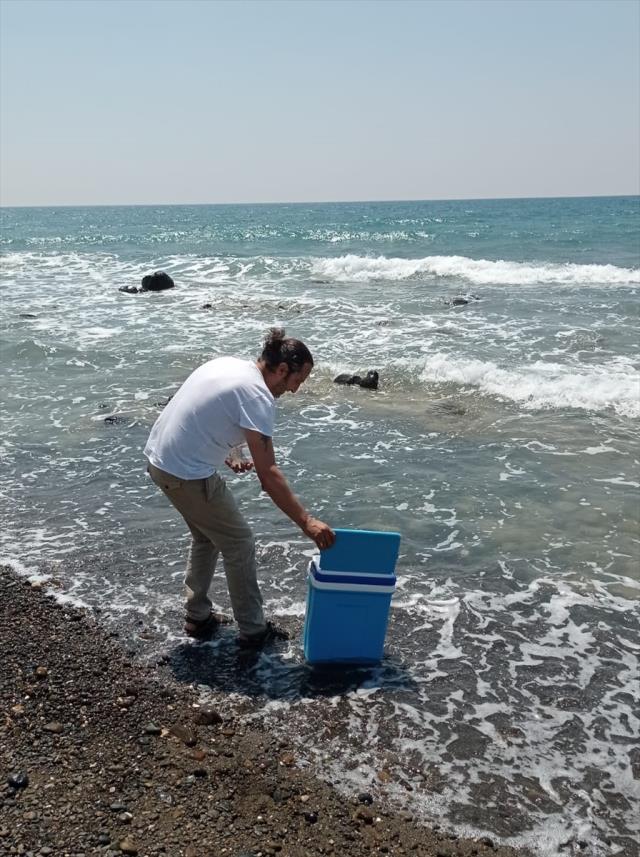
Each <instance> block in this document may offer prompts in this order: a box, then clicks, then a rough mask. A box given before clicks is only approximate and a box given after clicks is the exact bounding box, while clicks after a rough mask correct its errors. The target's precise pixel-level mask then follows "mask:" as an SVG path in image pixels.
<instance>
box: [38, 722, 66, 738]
mask: <svg viewBox="0 0 640 857" xmlns="http://www.w3.org/2000/svg"><path fill="white" fill-rule="evenodd" d="M42 728H43V729H44V731H45V732H51V733H53V734H54V735H59V734H60V733H61V732H62V731H63V729H64V726H63V725H62V723H58V721H57V720H53V721H52V722H51V723H45V724H44V726H43V727H42Z"/></svg>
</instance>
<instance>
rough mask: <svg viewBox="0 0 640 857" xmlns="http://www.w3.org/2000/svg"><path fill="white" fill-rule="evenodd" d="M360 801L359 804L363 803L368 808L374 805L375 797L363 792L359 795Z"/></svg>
mask: <svg viewBox="0 0 640 857" xmlns="http://www.w3.org/2000/svg"><path fill="white" fill-rule="evenodd" d="M358 801H359V803H363V804H365V805H366V806H371V804H372V803H373V796H372V795H370V794H369V792H361V793H360V794H359V795H358Z"/></svg>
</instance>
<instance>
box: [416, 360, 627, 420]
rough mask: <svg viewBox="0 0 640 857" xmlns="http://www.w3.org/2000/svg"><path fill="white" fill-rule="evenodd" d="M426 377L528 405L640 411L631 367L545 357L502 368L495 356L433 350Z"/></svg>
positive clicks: (622, 413)
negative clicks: (464, 355)
mask: <svg viewBox="0 0 640 857" xmlns="http://www.w3.org/2000/svg"><path fill="white" fill-rule="evenodd" d="M422 380H423V381H426V382H436V383H451V382H453V383H455V384H460V385H462V386H470V387H477V388H478V389H479V390H480V391H481V392H483V393H486V394H489V395H493V396H500V397H501V398H505V399H510V400H511V401H514V402H518V403H520V404H521V405H522V407H523V408H526V409H537V408H540V409H544V408H581V409H583V410H586V411H600V410H605V409H607V408H612V409H613V410H614V411H615V412H616V413H618V414H620V415H621V416H628V417H638V416H640V396H639V392H640V373H638V372H634V371H631V370H630V371H621V370H618V371H616V370H613V369H609V368H606V367H604V366H588V367H587V366H584V367H580V368H579V369H578V368H573V367H571V366H563V365H561V364H558V363H543V362H541V361H537V362H535V363H531V364H529V365H523V366H517V367H514V368H511V369H502V368H500V367H499V366H497V365H496V364H495V363H493V362H492V361H486V362H484V361H481V360H473V359H461V358H456V357H450V356H448V355H444V354H434V355H433V356H432V357H429V358H427V360H426V361H425V364H424V368H423V370H422Z"/></svg>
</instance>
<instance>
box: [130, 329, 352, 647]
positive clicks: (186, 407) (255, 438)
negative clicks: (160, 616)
mask: <svg viewBox="0 0 640 857" xmlns="http://www.w3.org/2000/svg"><path fill="white" fill-rule="evenodd" d="M284 333H285V332H284V330H281V329H278V328H273V329H272V330H270V331H269V333H268V335H267V337H266V339H265V342H264V348H263V351H262V354H261V356H260V359H259V360H257V361H256V362H255V363H254V362H252V361H246V360H238V359H236V358H235V357H219V358H217V359H216V360H210V361H209V362H208V363H204V364H203V365H202V366H200V367H199V368H198V369H196V370H195V371H194V372H193V373H192V374H191V375H190V376H189V377H188V378H187V380H186V381H185V382H184V384H183V385H182V387H180V389H179V390H178V392H177V393H176V394H175V395H174V396H173V398H172V399H171V400H170V402H169V404H168V405H167V406H166V408H165V409H164V411H163V412H162V414H161V415H160V416H159V417H158V419H157V420H156V422H155V424H154V426H153V428H152V430H151V434H150V435H149V440H148V441H147V445H146V447H145V450H144V454H145V455H146V457H147V459H148V460H149V466H148V472H149V475H150V476H151V478H152V479H153V481H154V482H155V483H156V485H158V486H159V488H161V489H162V491H163V493H164V494H165V496H166V497H168V499H169V500H170V501H171V503H173V505H174V506H175V507H176V509H177V510H178V511H179V512H180V514H181V515H182V517H183V518H184V519H185V521H186V523H187V526H188V527H189V529H190V530H191V535H192V541H191V547H190V550H189V558H188V561H187V573H186V578H185V583H186V587H187V604H186V623H185V632H186V633H187V634H188V635H189V636H192V637H195V638H198V639H208V638H209V637H211V636H212V635H213V634H214V633H215V631H216V630H217V628H218V626H219V624H220V622H221V621H222V618H221V617H220V616H217V615H216V614H214V613H213V611H212V603H211V600H210V599H209V594H208V593H209V586H210V585H211V580H212V578H213V573H214V570H215V566H216V561H217V559H218V555H219V554H220V553H221V554H222V556H223V559H224V568H225V573H226V577H227V587H228V589H229V597H230V599H231V607H232V609H233V615H234V617H235V619H236V622H237V623H238V628H239V631H240V633H239V637H238V643H239V645H240V646H242V647H243V648H259V647H261V646H263V645H264V644H265V643H267V642H269V641H271V640H274V639H286V637H287V635H286V633H285V632H284V631H282V630H281V629H279V628H278V627H277V626H276V625H274V624H273V623H272V622H266V621H265V618H264V613H263V611H262V595H261V594H260V588H259V586H258V580H257V574H256V560H255V544H254V538H253V533H252V532H251V529H250V528H249V525H248V524H247V522H246V521H245V519H244V517H243V515H242V513H241V512H240V510H239V509H238V507H237V505H236V502H235V500H234V498H233V495H232V494H231V491H230V489H229V487H228V486H227V484H226V482H225V481H224V479H223V478H222V477H221V475H220V469H221V468H222V465H223V464H226V465H227V466H228V467H230V468H231V469H232V470H234V471H235V472H236V473H243V472H245V471H248V470H253V469H254V468H255V471H256V473H257V475H258V478H259V479H260V483H261V485H262V488H263V490H264V491H266V492H267V494H268V495H269V496H270V497H271V499H272V500H273V502H274V503H275V504H276V506H278V507H279V508H280V509H281V510H282V511H283V512H284V513H285V515H288V516H289V518H291V520H292V521H293V522H294V523H295V524H297V525H298V526H299V527H300V529H301V530H302V532H303V533H304V534H305V535H307V536H308V537H309V538H310V539H312V540H313V541H314V542H315V543H316V545H317V546H318V547H319V548H327V547H331V545H332V544H333V542H334V540H335V535H334V533H333V531H332V530H331V528H330V527H329V526H328V525H327V524H325V523H323V522H322V521H319V520H317V519H316V518H313V517H312V516H311V515H310V514H309V513H308V512H307V511H306V510H305V508H304V507H303V506H302V504H301V503H300V501H299V500H298V498H297V497H296V496H295V495H294V494H293V492H292V491H291V488H290V487H289V484H288V483H287V480H286V479H285V477H284V475H283V474H282V472H281V470H280V469H279V468H278V466H277V465H276V461H275V455H274V451H273V443H272V435H273V423H274V417H275V400H276V399H277V398H279V397H280V396H282V395H283V394H284V393H286V392H289V393H295V392H297V390H298V389H299V387H300V385H301V384H303V383H304V382H305V381H306V380H307V378H308V377H309V375H310V373H311V370H312V368H313V357H312V356H311V352H310V351H309V349H308V348H307V346H306V345H305V344H304V343H303V342H300V341H299V340H298V339H291V338H285V335H284ZM245 442H246V443H247V444H248V446H249V451H250V452H251V456H252V460H244V461H241V460H238V459H237V458H235V457H233V456H231V450H232V449H233V448H234V447H237V446H238V445H240V444H243V443H245Z"/></svg>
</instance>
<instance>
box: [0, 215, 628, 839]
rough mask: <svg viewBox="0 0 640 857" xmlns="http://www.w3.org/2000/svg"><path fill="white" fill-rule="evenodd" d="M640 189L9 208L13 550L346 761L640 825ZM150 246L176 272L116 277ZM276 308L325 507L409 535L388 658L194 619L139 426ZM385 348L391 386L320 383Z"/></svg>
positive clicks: (478, 827)
mask: <svg viewBox="0 0 640 857" xmlns="http://www.w3.org/2000/svg"><path fill="white" fill-rule="evenodd" d="M638 215H639V206H638V199H637V198H626V199H624V198H620V199H609V200H607V199H597V200H521V201H517V200H514V201H509V202H498V201H493V202H492V201H486V202H473V203H469V202H460V203H404V204H400V203H397V204H391V203H385V204H361V205H355V204H354V205H343V206H340V205H326V206H256V207H251V206H244V207H243V206H238V207H233V206H220V207H194V208H190V207H175V208H171V207H167V208H163V209H157V208H121V209H118V208H112V209H61V210H59V211H55V210H51V209H12V210H5V211H4V212H3V215H2V232H1V234H2V243H3V246H4V256H3V263H2V288H3V301H2V307H1V308H0V313H1V314H2V320H3V330H4V333H3V337H2V343H1V349H2V350H1V353H2V366H3V369H4V375H5V378H4V384H3V389H4V396H3V426H2V437H1V441H0V442H1V449H2V453H3V459H4V462H5V479H4V480H3V485H2V489H1V490H2V513H1V514H2V535H1V540H2V544H1V551H2V553H3V555H4V557H3V558H5V559H6V558H9V559H11V560H12V561H13V562H14V563H17V564H20V567H21V568H23V570H25V572H26V573H33V574H40V573H46V574H50V575H52V576H53V577H54V578H55V579H57V580H59V581H60V583H61V586H58V585H54V587H53V588H54V589H55V590H56V591H58V592H59V593H60V592H63V593H64V597H71V598H74V599H79V600H81V601H83V602H85V603H87V604H89V605H91V606H92V607H95V608H96V609H99V610H100V611H101V614H100V615H101V616H102V618H103V620H104V621H105V622H116V623H117V624H118V625H119V627H120V628H121V629H123V630H124V631H125V633H126V635H127V636H128V637H129V639H130V644H131V645H135V646H137V647H141V648H142V651H143V653H144V654H145V656H148V657H149V658H154V657H157V656H158V655H159V654H165V655H166V656H167V657H168V658H169V665H170V667H171V668H172V669H173V670H174V671H175V673H176V674H177V675H178V676H179V677H180V678H181V679H183V680H188V681H197V682H198V683H200V684H201V685H202V691H203V693H206V694H213V695H214V696H218V695H219V694H221V693H225V694H227V693H231V694H232V700H233V704H234V706H236V707H237V710H238V712H239V714H241V716H243V717H247V718H259V719H262V720H266V721H267V722H268V723H269V725H270V728H272V729H274V730H276V731H280V732H282V733H283V734H284V735H287V736H288V739H289V740H291V741H294V742H296V743H297V744H298V745H299V757H300V758H301V759H302V760H303V761H306V762H308V763H309V764H313V765H314V766H316V767H317V768H318V770H319V771H320V773H321V774H322V775H323V776H325V777H327V778H329V779H331V780H332V781H334V782H335V783H336V784H337V785H338V786H339V787H341V788H346V789H349V788H355V789H359V790H362V789H363V788H367V789H370V788H372V787H376V788H382V789H385V790H386V791H387V792H388V793H389V794H391V795H392V796H394V798H395V799H397V800H398V801H399V802H400V803H401V804H402V805H404V806H407V807H409V808H411V810H412V811H413V812H415V813H417V814H418V815H419V816H421V817H423V818H426V819H430V820H437V821H439V822H440V823H442V824H445V825H446V826H448V827H451V828H453V829H456V830H458V831H470V832H479V831H483V832H486V833H488V834H489V835H498V836H501V837H503V838H505V839H506V840H507V841H511V842H513V843H516V844H518V843H519V844H528V845H530V846H531V847H532V848H533V849H534V850H535V851H536V852H537V853H541V854H572V853H575V854H593V855H601V854H602V855H604V854H625V855H627V854H628V855H632V854H635V853H637V852H638V836H639V835H640V824H639V823H638V818H639V817H640V812H639V809H640V786H639V783H640V780H639V777H640V751H639V749H638V740H639V738H640V716H639V707H638V699H639V697H640V686H639V682H638V673H639V671H638V656H639V653H640V634H639V633H638V617H639V613H640V610H639V600H640V571H639V561H638V558H639V542H640V533H639V531H638V487H639V486H640V472H639V471H640V467H639V463H638V459H639V456H638V440H637V438H638V434H637V421H638V420H637V418H638V416H639V415H640V373H639V368H640V359H639V354H638V348H639V339H638V290H639V287H640V268H639V265H640V252H639V247H638V234H639V233H638V221H639V216H638ZM160 268H161V269H163V270H166V271H168V272H169V273H171V275H172V276H173V277H174V278H175V280H176V283H177V285H178V288H176V289H175V290H174V291H172V292H166V293H162V294H145V295H127V294H123V293H121V292H118V290H117V289H118V286H121V285H130V284H137V283H138V282H139V280H140V278H141V277H142V276H143V274H145V273H148V272H149V271H150V270H154V269H160ZM457 296H466V297H467V298H468V299H469V301H470V302H469V303H468V304H467V305H466V306H452V305H451V303H450V301H451V299H452V298H453V297H457ZM476 298H477V299H476ZM207 303H208V304H211V305H212V308H211V309H208V310H206V309H203V308H202V307H203V305H204V304H207ZM275 322H280V323H284V324H285V325H286V326H287V329H288V330H289V331H290V332H291V333H292V334H294V335H296V336H299V337H300V338H302V339H304V340H306V341H308V343H309V345H310V347H311V348H312V351H313V352H314V354H315V357H316V370H315V371H314V373H313V375H312V377H311V379H310V380H309V382H308V383H307V384H306V385H305V386H304V387H303V389H302V390H301V391H300V392H299V393H298V394H297V395H296V396H295V397H287V398H286V399H284V400H281V404H280V406H279V416H278V422H277V436H276V438H275V445H276V449H277V452H278V457H279V460H280V462H281V464H282V466H283V468H284V470H285V472H286V473H287V475H288V476H289V478H290V480H291V482H292V484H293V485H294V487H295V489H296V491H298V493H299V494H300V495H301V496H302V497H303V499H304V500H305V502H306V503H307V504H308V505H309V506H310V507H311V508H312V510H313V511H314V513H315V514H317V515H318V516H319V517H322V518H325V519H326V520H328V521H329V522H330V523H332V524H333V525H335V526H343V527H362V528H371V529H378V528H379V529H390V530H398V531H400V532H401V533H402V536H403V540H402V550H401V557H400V561H399V565H398V575H399V578H398V589H397V592H396V595H395V596H394V600H393V603H392V615H391V621H390V627H389V633H388V646H387V657H386V658H385V661H384V662H383V663H382V664H381V665H380V667H378V668H375V669H370V670H361V671H358V670H355V671H349V672H347V673H343V672H337V673H336V672H331V673H329V674H325V673H320V674H318V672H317V671H311V670H309V668H308V667H306V666H305V665H304V662H303V659H302V656H301V652H300V647H299V639H295V640H294V641H293V642H292V643H291V644H290V645H288V646H284V647H283V648H282V649H280V650H277V651H273V652H271V653H269V654H262V655H261V656H259V657H258V658H256V659H255V661H251V662H246V661H242V662H240V663H239V662H238V658H237V655H236V652H235V648H234V646H233V639H232V633H231V632H229V633H228V634H225V635H223V636H222V638H221V639H220V640H218V641H216V642H215V643H213V644H211V645H207V646H200V647H194V646H192V645H189V644H186V643H185V642H184V640H182V638H181V637H180V635H179V634H180V627H181V621H180V620H181V614H180V597H179V595H180V590H181V577H182V573H183V565H184V554H185V551H186V544H187V542H186V536H185V533H184V527H183V526H182V525H181V523H180V520H179V519H177V518H176V516H175V515H174V513H173V511H172V510H171V509H170V508H169V507H168V506H167V505H166V503H165V501H164V498H163V497H162V496H161V495H160V494H159V493H158V492H157V491H156V489H155V488H154V486H153V485H151V484H150V483H149V481H148V480H147V478H146V475H145V473H144V463H143V461H142V458H141V449H142V447H143V446H144V442H145V440H146V437H147V435H148V432H149V429H150V427H151V425H152V423H153V420H154V419H155V417H156V416H157V414H158V413H159V410H160V407H161V403H162V402H164V401H166V399H167V397H168V396H169V395H170V394H171V393H172V392H173V391H174V390H175V389H176V388H177V386H178V385H179V384H180V383H181V381H182V380H183V379H184V378H185V377H186V376H187V374H188V373H189V372H190V371H191V370H192V369H193V368H194V367H195V366H196V365H198V364H199V363H200V362H202V361H203V360H205V359H207V358H209V357H210V356H212V355H217V354H224V353H234V354H238V355H241V356H242V355H244V356H247V357H251V356H254V355H255V352H256V350H257V348H258V346H259V342H260V339H261V336H262V334H263V332H264V330H265V329H266V328H267V327H268V326H270V325H271V324H273V323H275ZM369 368H374V369H377V370H378V371H379V372H380V376H381V387H380V390H378V391H377V392H375V393H372V392H371V391H365V390H361V389H359V388H352V387H347V388H345V387H340V386H336V385H334V384H333V383H332V378H333V377H334V376H335V375H336V374H337V373H338V372H343V371H348V372H359V373H363V372H364V371H366V370H367V369H369ZM109 416H116V417H118V420H117V421H116V422H112V423H110V422H105V417H109ZM229 478H230V480H231V482H232V483H233V486H234V491H236V493H237V496H238V497H239V498H240V500H241V502H242V504H243V506H244V508H245V511H246V513H247V516H248V517H249V519H250V521H251V523H252V525H253V527H254V529H255V532H256V536H257V539H258V546H259V555H260V560H261V581H262V586H263V591H264V595H265V600H266V603H267V607H268V609H269V612H270V613H273V614H275V615H277V616H279V617H281V618H282V619H283V620H284V621H285V622H287V623H289V625H290V627H291V628H292V629H293V630H294V631H299V630H300V628H301V626H302V619H303V613H304V599H305V592H306V588H305V587H306V584H305V569H306V564H307V562H308V559H309V556H310V555H311V553H312V550H311V545H310V543H309V542H307V541H305V540H304V539H303V538H302V537H301V536H299V534H298V532H297V531H296V530H295V529H294V528H293V527H292V525H291V524H290V523H289V522H288V521H287V519H285V518H283V517H282V516H281V514H280V513H279V512H278V511H277V510H276V509H275V508H274V507H273V505H272V504H271V502H270V501H269V500H268V499H267V498H265V497H263V496H261V495H260V493H259V490H258V487H259V486H258V485H257V482H256V480H255V479H254V478H253V477H251V476H249V477H244V478H239V477H234V476H232V475H231V474H230V475H229ZM214 587H215V595H216V598H217V600H218V601H219V603H220V604H221V605H223V606H224V605H225V604H226V600H225V599H226V596H225V588H224V583H223V576H222V575H221V574H220V575H218V576H217V578H216V581H215V584H214ZM580 843H582V844H580Z"/></svg>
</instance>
